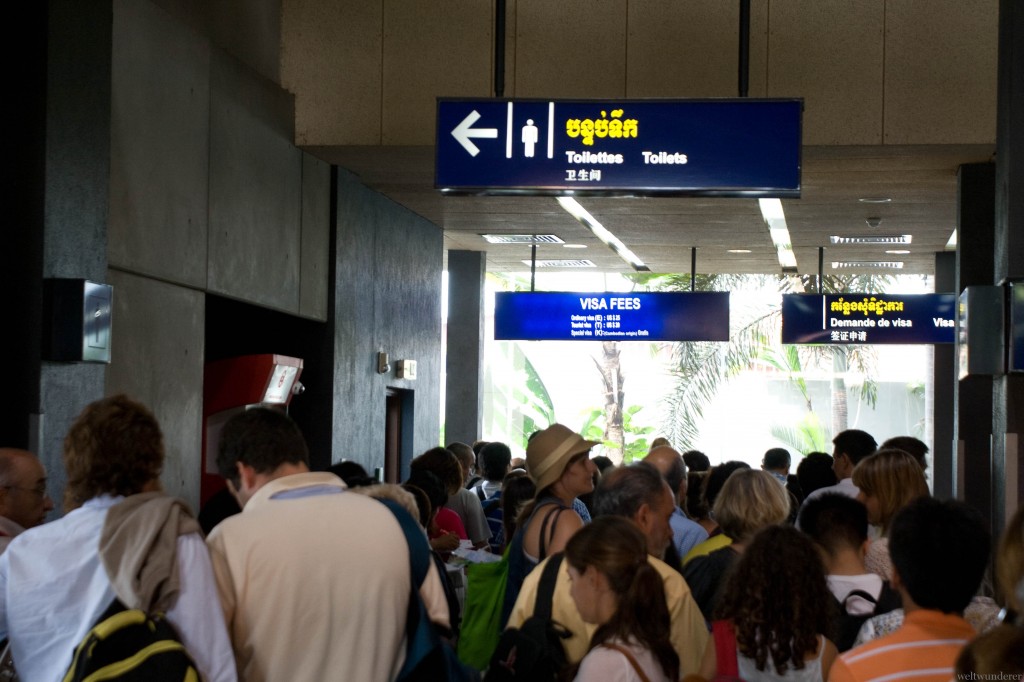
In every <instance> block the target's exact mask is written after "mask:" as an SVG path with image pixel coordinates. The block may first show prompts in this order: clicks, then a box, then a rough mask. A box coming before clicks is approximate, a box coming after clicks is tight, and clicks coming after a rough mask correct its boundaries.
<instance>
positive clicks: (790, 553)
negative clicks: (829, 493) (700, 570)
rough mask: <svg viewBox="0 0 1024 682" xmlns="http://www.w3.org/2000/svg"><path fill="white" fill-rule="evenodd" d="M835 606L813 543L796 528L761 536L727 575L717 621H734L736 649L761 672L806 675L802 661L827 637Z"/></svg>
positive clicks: (777, 529)
mask: <svg viewBox="0 0 1024 682" xmlns="http://www.w3.org/2000/svg"><path fill="white" fill-rule="evenodd" d="M834 601H835V600H834V599H833V598H832V593H831V592H830V591H829V588H828V584H827V582H826V580H825V566H824V564H823V563H822V559H821V556H820V555H819V554H818V550H817V549H815V547H814V543H813V542H812V541H811V539H810V538H808V537H807V536H806V535H804V534H803V533H801V532H800V531H798V530H796V529H795V528H793V527H792V526H769V527H767V528H765V529H764V530H762V531H760V532H759V533H757V535H755V536H754V539H753V540H752V541H751V542H750V546H749V547H747V549H746V551H745V552H743V555H742V557H740V560H739V562H738V563H737V565H736V567H735V570H734V571H733V572H732V573H731V574H730V575H729V577H728V578H727V580H726V583H725V589H724V591H723V592H722V595H721V598H720V599H719V601H718V606H717V607H716V609H715V618H717V619H723V620H731V621H732V622H733V625H734V626H735V628H736V648H737V649H738V650H739V651H740V652H741V653H742V654H743V655H744V656H747V657H748V658H751V659H753V660H754V662H755V663H756V665H757V669H758V670H769V672H771V670H770V669H769V668H768V664H769V663H771V664H772V665H773V666H774V669H775V671H776V672H777V673H778V674H779V675H782V674H784V673H785V672H786V670H787V669H789V668H791V667H792V668H794V669H796V670H802V669H803V667H804V659H805V658H806V657H807V655H808V654H811V653H814V652H815V651H816V650H817V648H818V635H820V634H823V635H825V636H826V637H828V636H829V635H830V634H831V633H830V631H829V628H830V623H831V621H832V619H831V615H832V614H831V612H830V611H831V609H832V608H833V606H832V604H833V602H834Z"/></svg>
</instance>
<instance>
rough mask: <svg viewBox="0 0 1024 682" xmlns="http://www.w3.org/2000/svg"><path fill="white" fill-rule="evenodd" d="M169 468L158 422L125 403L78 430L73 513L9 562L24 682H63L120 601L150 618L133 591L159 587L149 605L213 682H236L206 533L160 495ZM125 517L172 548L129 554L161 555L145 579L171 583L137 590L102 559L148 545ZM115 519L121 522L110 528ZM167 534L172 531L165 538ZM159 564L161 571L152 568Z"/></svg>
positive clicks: (113, 559) (13, 627)
mask: <svg viewBox="0 0 1024 682" xmlns="http://www.w3.org/2000/svg"><path fill="white" fill-rule="evenodd" d="M163 463H164V445H163V435H162V433H161V432H160V426H159V425H158V424H157V421H156V419H155V418H154V417H153V414H152V413H151V412H150V411H149V410H148V409H146V408H145V407H144V406H142V405H140V404H139V403H136V402H134V401H132V400H130V399H128V398H126V397H125V396H123V395H118V396H113V397H110V398H106V399H103V400H99V401H96V402H94V403H92V404H91V405H89V406H87V407H86V408H85V410H83V411H82V413H81V414H80V415H79V416H78V418H77V419H76V420H75V422H74V424H72V425H71V429H70V430H69V431H68V435H67V438H65V440H64V466H65V469H66V470H67V477H68V481H67V490H66V493H67V494H66V500H67V501H68V503H67V504H68V507H70V511H68V512H67V514H66V515H65V516H64V517H63V518H61V519H58V520H57V521H53V522H51V523H47V524H43V525H40V526H38V527H36V528H32V529H30V530H27V531H25V532H24V533H21V534H20V535H18V537H16V538H14V540H13V541H12V542H11V544H10V545H9V546H8V548H7V551H5V552H4V553H3V554H2V555H0V638H3V637H8V638H9V639H10V642H11V651H12V653H13V657H14V663H15V666H16V667H17V669H18V675H19V677H20V679H21V680H22V681H23V682H36V681H38V682H52V680H59V679H62V677H63V676H64V673H65V672H66V670H67V669H68V666H69V665H70V664H71V656H72V652H73V651H74V649H75V647H76V646H77V645H78V643H79V642H80V641H81V640H82V638H83V637H84V636H85V634H86V633H87V632H88V631H89V630H90V629H91V628H92V627H93V626H94V625H95V624H96V622H97V621H98V620H99V618H100V616H101V614H103V613H104V612H105V611H106V610H107V608H108V607H110V606H111V604H112V603H113V602H114V599H115V596H116V597H117V598H118V599H120V600H121V601H122V602H123V603H125V604H126V605H128V606H130V607H132V608H137V607H138V608H143V609H148V608H150V604H142V603H129V602H134V601H137V600H142V599H143V595H142V594H141V592H142V590H143V589H145V588H144V587H142V586H139V588H138V590H137V591H133V590H132V589H131V588H128V589H124V585H126V584H128V585H130V584H131V583H132V582H135V583H146V584H147V585H154V584H156V585H158V586H154V588H153V589H152V590H151V591H150V592H149V593H148V594H147V595H146V596H152V597H153V598H154V599H155V603H158V604H160V606H161V607H167V608H166V614H167V620H168V621H169V622H170V623H171V625H173V626H174V628H175V630H176V631H177V633H178V635H179V636H180V637H181V640H182V642H183V643H184V644H185V647H186V649H187V650H188V652H189V653H190V654H191V655H192V658H193V659H194V660H195V663H196V667H197V668H198V670H199V672H200V673H201V674H202V675H203V679H204V680H205V681H206V682H234V680H235V679H236V675H235V665H234V660H233V658H232V656H231V643H230V641H229V640H228V634H227V629H226V628H225V625H224V620H223V617H222V614H221V612H220V609H219V608H218V606H217V590H216V585H215V583H214V580H213V571H212V568H211V565H210V557H209V554H208V552H207V550H206V546H205V545H204V544H203V538H202V535H201V533H200V531H199V525H198V524H197V523H196V522H195V520H194V519H192V518H191V516H190V515H189V514H188V513H187V511H183V508H182V506H181V505H180V503H179V501H177V500H174V499H173V498H169V497H168V496H166V495H163V494H159V493H158V492H157V491H159V489H160V472H161V470H162V468H163ZM143 493H148V495H145V494H143ZM140 500H141V501H142V503H141V504H140ZM161 503H167V504H163V505H162V508H163V509H164V510H165V511H167V514H166V517H165V518H169V519H173V520H168V521H167V524H168V525H162V524H161V523H160V522H159V521H157V520H156V519H155V517H154V516H153V515H146V514H145V512H146V511H148V510H149V509H152V508H153V505H154V504H155V505H157V506H161ZM128 507H130V508H131V509H132V510H142V511H143V512H144V513H143V514H142V516H146V523H147V524H148V528H149V530H150V531H151V537H152V535H153V534H157V535H159V536H160V538H162V539H163V541H159V540H156V541H153V542H152V543H151V544H149V545H145V546H146V547H148V548H150V549H149V551H148V552H139V551H129V552H128V553H127V554H130V555H132V556H134V557H136V558H139V559H142V560H144V559H147V558H149V557H153V556H155V555H156V554H157V553H159V555H160V558H161V560H162V561H161V562H154V563H153V564H150V565H149V566H148V569H149V570H154V571H155V572H154V573H153V574H151V577H153V578H157V577H158V576H160V575H161V573H162V572H164V571H165V573H164V575H163V580H160V581H157V580H146V581H141V580H134V581H133V580H132V578H135V576H134V575H128V576H126V574H125V572H122V571H123V563H121V562H122V561H123V559H124V557H119V556H118V555H117V554H116V553H114V552H111V551H109V549H105V547H109V546H110V545H114V546H125V545H128V546H129V547H130V548H131V549H132V550H138V548H139V547H140V546H142V545H140V544H139V543H133V542H132V539H133V538H137V537H138V535H135V534H132V532H131V531H133V530H134V529H136V528H140V527H141V526H142V525H143V524H141V523H139V521H138V518H139V516H140V515H138V514H126V513H124V510H125V509H126V508H128ZM172 510H173V511H172ZM108 517H110V518H117V522H116V523H111V524H108V523H107V519H108ZM170 523H176V524H177V525H176V526H173V525H169V524H170ZM161 528H168V529H170V530H169V532H167V533H164V534H160V533H159V530H160V529H161ZM157 563H159V564H160V565H161V566H163V567H164V568H163V570H162V571H161V570H156V569H155V566H156V565H157ZM108 565H109V566H111V569H108V567H107V566H108ZM112 571H113V574H112Z"/></svg>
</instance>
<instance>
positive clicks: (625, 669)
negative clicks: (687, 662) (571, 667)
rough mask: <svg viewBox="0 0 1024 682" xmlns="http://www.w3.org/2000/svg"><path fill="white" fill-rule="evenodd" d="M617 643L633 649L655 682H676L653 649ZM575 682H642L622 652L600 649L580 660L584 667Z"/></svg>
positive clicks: (632, 652) (648, 675) (645, 671)
mask: <svg viewBox="0 0 1024 682" xmlns="http://www.w3.org/2000/svg"><path fill="white" fill-rule="evenodd" d="M615 643H616V644H618V645H619V646H623V647H625V648H627V649H629V652H630V653H631V654H633V658H635V659H636V662H637V663H638V664H640V667H641V668H643V671H644V673H645V674H646V675H647V678H648V679H649V680H650V681H651V682H674V680H669V678H668V677H667V676H666V675H665V671H664V670H662V669H661V665H660V664H659V663H658V659H656V658H655V657H654V654H652V653H651V651H650V650H649V649H646V648H644V647H642V646H640V645H639V644H625V643H623V642H620V641H617V640H616V641H615ZM573 682H640V676H639V675H638V674H637V672H636V669H635V668H633V664H632V663H630V662H629V659H627V658H626V656H625V655H624V654H623V653H622V652H620V651H616V650H615V649H609V648H607V647H604V646H598V647H595V648H593V649H591V650H590V652H589V653H587V655H586V656H584V657H583V660H582V661H580V668H579V670H578V671H577V672H576V679H575V680H574V681H573Z"/></svg>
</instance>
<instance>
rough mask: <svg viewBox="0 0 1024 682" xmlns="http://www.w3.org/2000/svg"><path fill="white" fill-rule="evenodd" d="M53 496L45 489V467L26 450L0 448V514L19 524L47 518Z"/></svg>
mask: <svg viewBox="0 0 1024 682" xmlns="http://www.w3.org/2000/svg"><path fill="white" fill-rule="evenodd" d="M51 509H53V500H51V499H50V496H49V495H48V494H47V492H46V469H45V468H44V467H43V463H42V462H40V461H39V458H38V457H36V456H35V455H34V454H32V453H31V452H29V451H28V450H20V449H18V448H0V516H3V517H6V518H8V519H10V520H11V521H14V522H15V523H16V524H18V525H19V526H21V527H22V528H33V527H35V526H38V525H40V524H41V523H43V521H45V520H46V514H47V512H49V511H50V510H51Z"/></svg>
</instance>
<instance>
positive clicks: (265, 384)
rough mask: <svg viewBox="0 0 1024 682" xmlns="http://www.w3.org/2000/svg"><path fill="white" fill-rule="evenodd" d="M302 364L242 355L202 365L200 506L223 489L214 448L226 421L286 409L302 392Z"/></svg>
mask: <svg viewBox="0 0 1024 682" xmlns="http://www.w3.org/2000/svg"><path fill="white" fill-rule="evenodd" d="M301 374H302V360H301V359H300V358H291V357H288V356H286V355H273V354H265V355H244V356H241V357H237V358H228V359H227V360H218V361H216V362H211V363H208V364H207V365H206V368H205V371H204V377H203V430H204V436H203V456H202V467H203V475H202V480H201V482H200V489H199V499H200V504H206V501H207V500H208V499H210V497H212V496H213V495H214V494H215V493H217V492H219V491H220V490H221V489H222V488H223V487H224V485H225V483H224V479H223V478H222V477H221V476H220V475H219V474H218V473H217V455H216V453H217V446H218V444H219V443H220V432H221V429H222V428H223V426H224V423H225V422H227V420H228V419H230V418H231V417H233V416H234V415H236V414H238V413H239V412H243V411H245V410H247V409H249V408H250V407H257V406H265V407H279V408H281V409H286V408H287V407H288V404H289V403H290V402H291V399H292V396H294V395H297V394H298V393H301V392H302V384H301V383H299V376H300V375H301Z"/></svg>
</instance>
